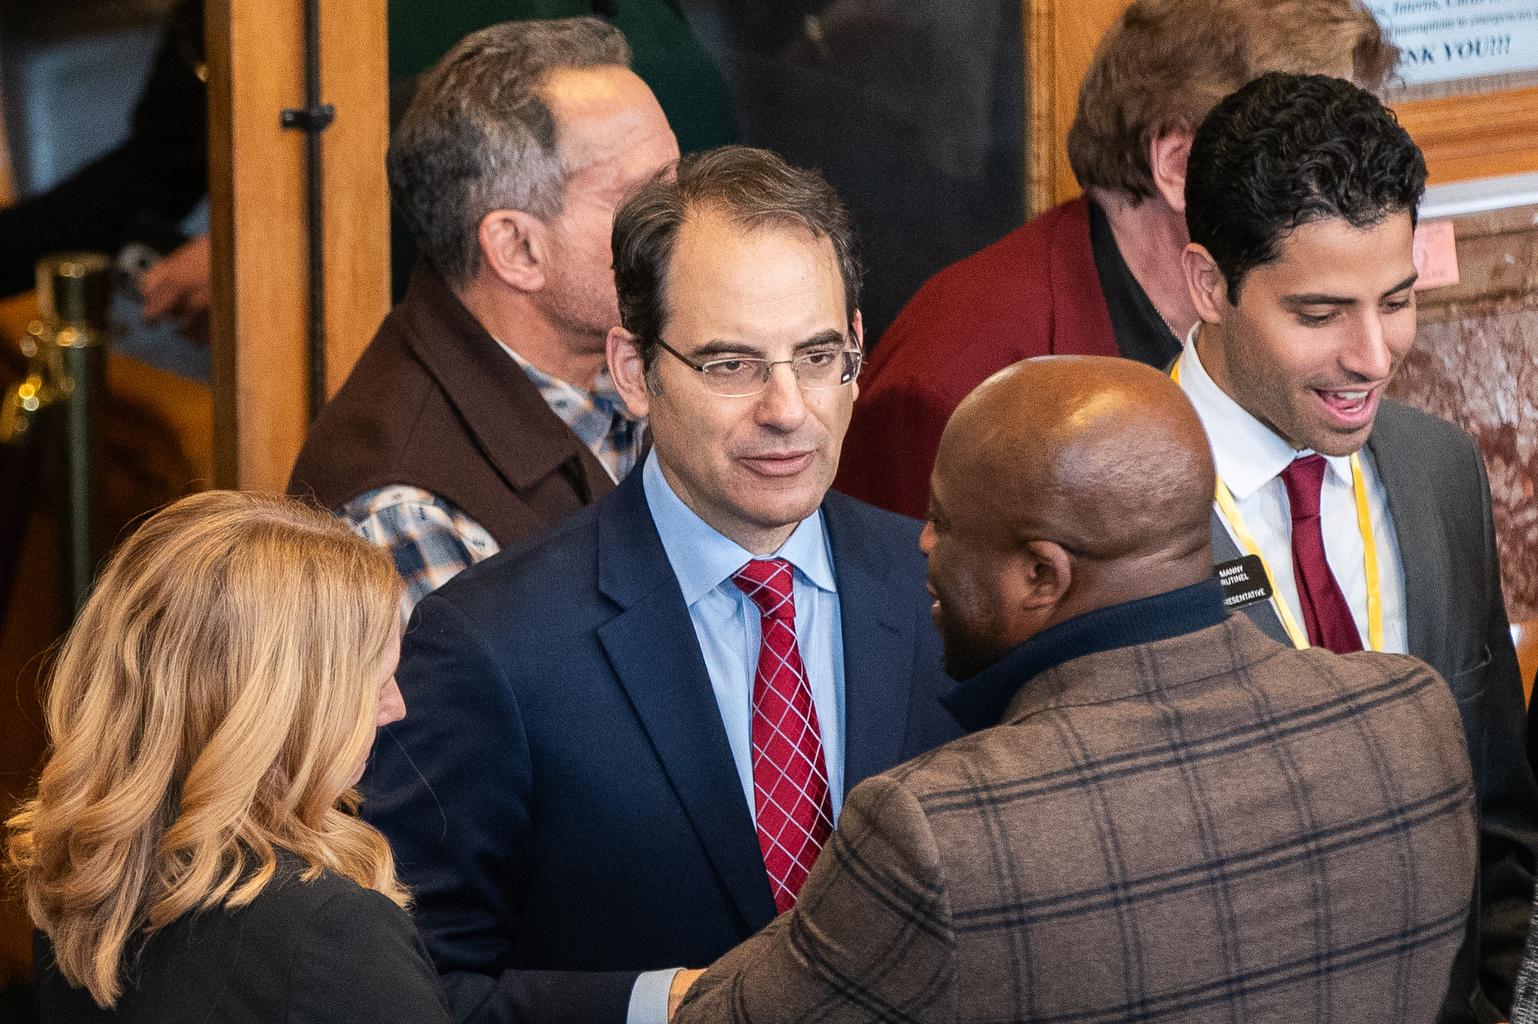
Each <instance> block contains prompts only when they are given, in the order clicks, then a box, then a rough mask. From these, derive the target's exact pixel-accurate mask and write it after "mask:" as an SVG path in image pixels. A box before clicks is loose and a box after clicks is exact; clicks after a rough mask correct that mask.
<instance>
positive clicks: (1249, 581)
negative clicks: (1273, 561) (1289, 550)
mask: <svg viewBox="0 0 1538 1024" xmlns="http://www.w3.org/2000/svg"><path fill="white" fill-rule="evenodd" d="M1212 574H1213V575H1214V576H1216V577H1217V578H1218V582H1219V583H1221V584H1223V607H1224V608H1243V607H1244V606H1245V605H1247V604H1254V603H1255V602H1256V601H1269V600H1270V599H1271V581H1270V580H1268V579H1267V578H1266V568H1265V566H1264V565H1262V564H1261V561H1260V556H1259V555H1245V556H1244V557H1243V558H1236V559H1234V560H1233V561H1232V562H1219V563H1218V564H1217V565H1215V566H1213V567H1212Z"/></svg>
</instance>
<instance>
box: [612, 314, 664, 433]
mask: <svg viewBox="0 0 1538 1024" xmlns="http://www.w3.org/2000/svg"><path fill="white" fill-rule="evenodd" d="M604 354H605V355H606V356H607V357H608V360H609V376H610V377H611V378H613V380H614V387H615V388H616V389H617V390H618V391H619V393H620V397H621V398H623V399H624V400H625V408H626V409H627V410H628V411H629V413H630V415H632V416H635V417H637V418H640V417H643V416H646V415H647V414H648V413H650V412H651V397H652V396H651V391H650V390H649V389H648V388H647V386H646V366H645V364H644V363H643V362H642V361H641V349H640V346H639V345H638V344H637V342H636V336H635V335H634V334H631V333H630V332H629V331H627V330H625V329H624V328H623V327H611V328H609V336H608V338H607V340H606V341H605V343H604Z"/></svg>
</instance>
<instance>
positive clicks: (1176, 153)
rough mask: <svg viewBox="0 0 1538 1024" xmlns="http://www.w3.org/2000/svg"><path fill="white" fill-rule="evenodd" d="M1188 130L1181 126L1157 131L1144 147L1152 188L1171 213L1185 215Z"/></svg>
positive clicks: (1188, 150)
mask: <svg viewBox="0 0 1538 1024" xmlns="http://www.w3.org/2000/svg"><path fill="white" fill-rule="evenodd" d="M1191 138H1192V132H1191V129H1189V128H1186V127H1184V126H1181V127H1178V128H1171V129H1170V130H1169V131H1164V132H1160V133H1159V134H1158V135H1155V136H1154V137H1153V141H1152V142H1150V143H1149V144H1148V167H1149V170H1151V171H1152V172H1153V181H1154V188H1156V189H1158V190H1159V197H1160V198H1161V199H1163V200H1164V202H1165V204H1166V205H1167V206H1169V208H1170V209H1171V210H1174V211H1175V212H1176V213H1178V214H1180V215H1181V216H1182V217H1184V216H1185V213H1186V160H1187V159H1188V158H1189V157H1190V155H1191Z"/></svg>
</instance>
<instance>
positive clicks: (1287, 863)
mask: <svg viewBox="0 0 1538 1024" xmlns="http://www.w3.org/2000/svg"><path fill="white" fill-rule="evenodd" d="M1024 682H1026V681H1025V680H1022V683H1024ZM1476 838H1477V833H1476V831H1475V820H1474V798H1473V787H1472V784H1471V781H1470V772H1469V762H1468V755H1467V753H1466V748H1465V745H1464V739H1463V732H1462V726H1461V723H1460V719H1459V716H1458V710H1457V707H1456V706H1455V704H1454V702H1453V699H1452V696H1451V693H1450V691H1449V690H1448V687H1447V685H1446V683H1444V682H1443V681H1442V679H1441V678H1440V677H1439V676H1437V675H1436V673H1434V672H1433V671H1432V670H1430V669H1429V668H1428V667H1427V666H1426V665H1424V664H1422V663H1421V662H1419V661H1416V660H1414V659H1412V658H1408V657H1404V656H1398V655H1379V654H1353V655H1348V656H1345V657H1340V656H1337V655H1334V654H1330V653H1329V652H1327V651H1322V650H1307V651H1295V650H1293V649H1292V648H1290V647H1285V646H1283V645H1281V644H1278V643H1277V642H1276V641H1274V640H1272V639H1270V638H1269V637H1267V636H1265V635H1264V634H1262V633H1261V632H1260V630H1259V629H1257V628H1256V627H1255V626H1254V625H1253V624H1252V623H1251V622H1250V621H1249V620H1248V619H1246V618H1244V617H1243V616H1234V617H1232V618H1230V619H1228V620H1227V621H1226V622H1224V623H1222V624H1221V625H1217V626H1212V627H1209V628H1206V629H1201V630H1198V631H1196V632H1191V633H1187V634H1185V635H1182V636H1178V637H1175V638H1173V639H1168V640H1161V641H1158V642H1155V643H1147V644H1139V645H1135V646H1131V647H1122V648H1119V649H1116V650H1111V651H1106V652H1102V653H1098V654H1090V655H1086V656H1083V657H1080V658H1077V659H1074V660H1072V661H1069V662H1066V663H1064V664H1062V665H1060V666H1058V667H1056V668H1053V669H1050V670H1048V671H1046V672H1044V673H1042V674H1041V675H1039V676H1037V677H1035V678H1034V679H1031V680H1030V681H1029V684H1028V685H1024V686H1023V687H1022V688H1021V690H1020V691H1019V692H1018V693H1017V694H1016V695H1015V697H1014V699H1013V700H1012V701H1011V702H1010V704H1009V707H1008V710H1007V712H1006V714H1005V717H1004V720H1003V722H1002V724H1000V725H999V726H997V727H996V728H992V729H987V730H984V731H982V732H978V733H974V734H972V735H971V736H968V737H966V738H964V739H961V740H958V741H956V742H954V743H951V744H948V745H947V746H944V747H941V748H940V749H939V750H936V751H934V752H933V753H931V754H927V755H925V756H923V757H921V758H919V759H918V760H916V761H911V762H909V763H908V764H905V765H902V766H900V767H898V768H895V769H893V770H892V771H889V772H886V773H885V774H882V775H879V776H876V777H874V778H871V779H869V780H867V781H866V782H864V783H862V784H861V785H860V786H859V787H857V788H856V789H855V790H854V791H853V792H852V793H851V794H850V796H849V800H848V802H847V804H846V806H845V808H844V812H843V820H842V821H841V822H840V824H839V827H838V830H837V832H836V833H835V834H834V837H833V838H832V839H831V840H830V842H829V844H828V846H827V847H825V848H824V851H823V854H822V856H821V857H820V858H819V860H818V862H817V865H816V867H815V869H814V870H813V872H812V875H811V877H810V878H809V879H808V881H807V884H806V887H805V889H804V890H803V891H802V894H801V898H800V901H799V903H798V904H797V906H796V907H795V908H794V909H793V910H791V911H789V912H788V913H785V914H782V915H781V916H780V917H778V918H777V919H775V921H774V922H773V923H772V924H771V925H770V926H769V927H768V928H767V929H765V930H764V931H763V932H761V933H760V934H759V935H757V936H755V937H754V938H753V939H750V940H749V941H748V942H746V943H744V944H743V945H741V946H739V947H738V948H737V949H735V950H733V951H732V952H731V953H728V954H727V955H726V956H725V957H723V958H722V959H721V960H720V961H718V962H717V963H716V964H715V966H713V967H712V968H711V969H710V971H709V972H708V973H707V974H706V975H705V976H704V977H702V978H701V979H700V980H699V982H698V983H697V984H696V985H695V987H694V989H693V990H691V992H690V994H689V996H688V998H687V999H686V1000H685V1002H684V1004H683V1006H682V1007H681V1008H680V1011H679V1014H678V1016H677V1017H676V1018H675V1021H677V1022H681V1024H695V1022H706V1021H741V1022H748V1021H752V1022H754V1024H761V1022H769V1021H798V1022H807V1024H814V1022H828V1021H840V1022H842V1021H849V1022H853V1021H861V1022H865V1021H874V1020H880V1021H1039V1022H1049V1021H1050V1022H1055V1024H1079V1022H1083V1024H1089V1022H1118V1024H1119V1022H1124V1021H1182V1022H1203V1021H1225V1022H1226V1021H1243V1022H1246V1024H1250V1022H1257V1021H1277V1022H1281V1021H1286V1022H1301V1021H1328V1020H1337V1021H1350V1022H1352V1024H1362V1022H1369V1021H1384V1022H1390V1021H1392V1022H1395V1024H1402V1022H1408V1021H1432V1020H1434V1019H1435V1017H1436V1014H1437V1010H1438V1008H1439V1007H1440V1005H1441V1003H1442V996H1443V993H1444V991H1445V989H1446V987H1447V982H1448V975H1449V969H1450V967H1451V965H1452V961H1453V954H1454V953H1455V952H1456V950H1457V949H1458V945H1459V942H1460V940H1461V939H1462V937H1463V931H1464V924H1465V920H1466V918H1467V915H1468V911H1469V907H1470V902H1471V897H1472V894H1473V891H1474V867H1475V857H1476V850H1475V844H1476Z"/></svg>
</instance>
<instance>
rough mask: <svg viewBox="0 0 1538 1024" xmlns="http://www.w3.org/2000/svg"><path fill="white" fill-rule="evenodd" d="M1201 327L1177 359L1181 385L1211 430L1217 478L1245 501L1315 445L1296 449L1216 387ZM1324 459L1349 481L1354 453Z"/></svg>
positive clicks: (1235, 496)
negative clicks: (1199, 347)
mask: <svg viewBox="0 0 1538 1024" xmlns="http://www.w3.org/2000/svg"><path fill="white" fill-rule="evenodd" d="M1200 327H1201V325H1200V324H1197V325H1196V326H1195V327H1192V328H1191V332H1190V333H1189V334H1187V335H1186V343H1185V349H1184V351H1182V352H1181V355H1180V361H1179V365H1180V387H1181V389H1182V390H1184V391H1185V393H1186V397H1187V398H1189V399H1190V400H1191V404H1192V405H1194V406H1195V407H1196V414H1197V416H1198V417H1199V418H1200V419H1201V421H1202V426H1203V427H1205V428H1206V430H1207V441H1208V443H1209V444H1211V446H1212V460H1213V462H1214V463H1215V464H1216V466H1217V471H1218V478H1219V479H1220V480H1222V481H1223V483H1224V484H1225V485H1226V486H1227V487H1228V490H1229V493H1230V494H1232V495H1233V496H1234V500H1236V501H1240V502H1242V501H1244V500H1245V499H1246V498H1248V497H1249V496H1250V495H1252V494H1254V493H1255V492H1256V491H1258V490H1260V489H1261V488H1262V487H1264V486H1265V485H1266V484H1267V483H1269V482H1270V481H1272V480H1274V479H1276V477H1277V476H1278V475H1279V474H1280V473H1281V472H1282V470H1284V469H1286V468H1287V465H1288V463H1290V462H1292V460H1293V459H1296V458H1299V457H1301V456H1304V455H1311V454H1313V450H1312V449H1310V448H1304V449H1302V450H1298V449H1295V448H1293V447H1292V445H1290V444H1288V443H1287V442H1286V441H1285V440H1283V439H1282V437H1281V436H1280V435H1278V434H1277V433H1276V431H1274V430H1272V429H1271V428H1270V427H1268V426H1266V425H1265V424H1264V423H1262V422H1260V420H1258V419H1256V418H1255V417H1254V416H1253V415H1251V414H1250V412H1249V411H1248V410H1246V409H1245V408H1244V407H1243V406H1242V405H1240V404H1239V403H1238V402H1236V401H1234V400H1233V398H1232V397H1230V396H1229V394H1228V392H1226V391H1224V390H1223V389H1222V388H1220V387H1218V384H1217V382H1216V381H1214V380H1213V379H1212V376H1211V374H1209V373H1208V372H1207V370H1206V367H1204V366H1202V361H1201V357H1200V356H1198V355H1197V354H1196V333H1197V331H1198V330H1199V329H1200ZM1324 460H1325V462H1326V463H1327V464H1328V465H1329V467H1330V472H1331V473H1333V474H1334V475H1335V476H1337V477H1339V478H1340V480H1341V481H1342V482H1343V483H1346V484H1350V483H1351V457H1350V456H1347V455H1326V456H1325V457H1324Z"/></svg>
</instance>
